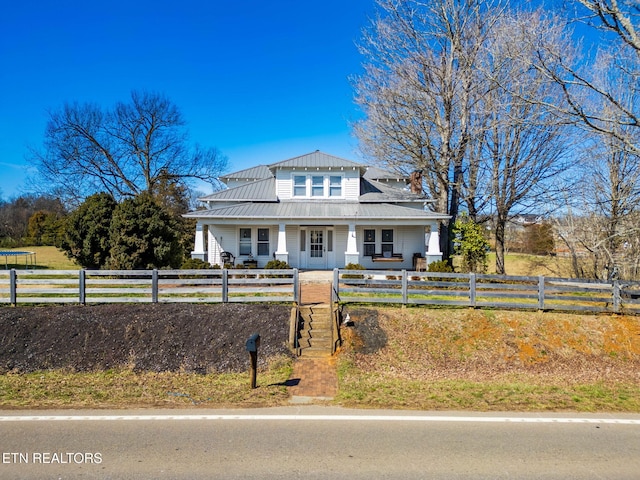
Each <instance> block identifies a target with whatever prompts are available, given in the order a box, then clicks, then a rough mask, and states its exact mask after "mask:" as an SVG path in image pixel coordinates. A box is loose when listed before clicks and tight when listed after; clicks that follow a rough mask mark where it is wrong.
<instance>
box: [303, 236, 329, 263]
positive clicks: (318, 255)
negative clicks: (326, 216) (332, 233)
mask: <svg viewBox="0 0 640 480" xmlns="http://www.w3.org/2000/svg"><path fill="white" fill-rule="evenodd" d="M325 237H326V229H324V228H310V229H309V250H308V251H309V262H308V266H309V268H320V269H324V268H327V250H326V238H325Z"/></svg>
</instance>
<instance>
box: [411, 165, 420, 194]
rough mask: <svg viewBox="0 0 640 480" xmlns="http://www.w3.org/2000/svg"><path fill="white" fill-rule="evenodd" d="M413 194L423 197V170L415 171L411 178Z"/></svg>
mask: <svg viewBox="0 0 640 480" xmlns="http://www.w3.org/2000/svg"><path fill="white" fill-rule="evenodd" d="M409 185H410V186H411V193H417V194H419V195H422V170H414V171H413V172H411V176H410V177H409Z"/></svg>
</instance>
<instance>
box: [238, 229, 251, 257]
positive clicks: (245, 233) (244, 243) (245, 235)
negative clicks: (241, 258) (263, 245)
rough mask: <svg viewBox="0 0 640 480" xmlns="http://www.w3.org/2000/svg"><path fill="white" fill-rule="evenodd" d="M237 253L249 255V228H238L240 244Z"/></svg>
mask: <svg viewBox="0 0 640 480" xmlns="http://www.w3.org/2000/svg"><path fill="white" fill-rule="evenodd" d="M239 247H240V248H239V250H238V251H239V253H238V254H239V255H250V254H251V229H250V228H241V229H240V245H239Z"/></svg>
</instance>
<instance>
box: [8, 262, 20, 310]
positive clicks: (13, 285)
mask: <svg viewBox="0 0 640 480" xmlns="http://www.w3.org/2000/svg"><path fill="white" fill-rule="evenodd" d="M17 283H18V275H17V274H16V269H15V268H12V269H11V271H10V272H9V301H10V302H11V305H13V306H14V307H15V306H16V305H17V303H18V285H17Z"/></svg>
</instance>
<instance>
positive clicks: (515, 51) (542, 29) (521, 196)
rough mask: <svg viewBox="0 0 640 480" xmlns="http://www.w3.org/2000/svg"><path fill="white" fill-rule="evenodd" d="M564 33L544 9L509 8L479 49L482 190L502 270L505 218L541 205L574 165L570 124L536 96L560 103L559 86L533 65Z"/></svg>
mask: <svg viewBox="0 0 640 480" xmlns="http://www.w3.org/2000/svg"><path fill="white" fill-rule="evenodd" d="M562 34H563V32H562V30H561V29H560V28H559V27H558V26H556V25H555V24H554V22H553V21H551V20H550V19H549V18H548V17H547V16H544V15H543V14H542V13H540V12H533V13H531V12H521V13H513V14H509V15H504V16H503V17H502V19H501V20H500V22H498V24H496V26H495V29H494V32H493V36H492V39H493V40H492V41H491V42H489V43H488V44H487V48H486V50H485V51H484V52H483V55H482V58H483V64H482V69H483V72H484V76H485V79H484V81H485V84H486V85H487V90H486V93H485V95H484V97H483V100H482V102H481V105H482V111H481V114H480V115H481V116H483V117H485V118H486V120H485V122H484V124H485V125H486V128H485V129H484V132H483V135H482V137H481V139H480V141H481V142H482V143H483V145H482V152H481V155H480V165H481V166H484V168H485V169H486V170H487V172H488V174H487V175H485V176H486V177H488V178H486V180H487V181H485V182H482V183H484V184H485V185H486V188H485V189H484V191H483V192H482V193H484V195H485V196H486V198H487V201H489V202H490V203H491V211H492V219H493V223H494V234H495V241H496V272H497V273H498V274H504V273H505V263H504V253H505V229H506V225H507V222H508V221H509V219H510V218H511V217H512V216H513V215H514V213H515V214H521V213H526V212H527V211H532V210H534V211H536V212H537V213H542V212H541V209H542V208H544V204H545V203H546V202H547V201H548V200H549V198H551V197H552V196H553V191H554V189H555V182H553V180H554V179H556V178H558V177H559V175H560V174H561V173H562V172H564V171H565V170H566V169H567V167H568V165H569V161H568V158H569V157H568V150H567V145H568V142H567V139H568V138H569V134H568V131H567V128H566V124H565V122H564V120H563V119H562V117H560V116H558V115H557V114H556V113H555V112H556V111H555V109H553V110H552V109H549V108H548V107H547V106H546V105H545V104H544V103H541V102H539V99H545V101H546V102H553V103H555V104H559V103H561V102H562V93H561V91H560V89H559V87H558V85H557V84H555V83H554V82H552V81H549V78H548V77H547V76H546V75H544V74H543V73H542V72H541V71H540V70H538V69H536V68H534V67H533V66H532V61H533V60H534V59H535V55H534V53H535V51H536V50H537V49H539V48H540V45H539V44H541V43H548V42H552V43H554V44H556V45H559V44H561V43H562V36H563V35H562ZM567 48H568V46H567ZM478 170H482V168H480V169H478ZM477 195H478V191H476V196H477Z"/></svg>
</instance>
